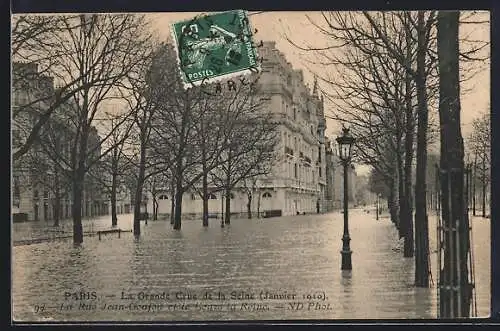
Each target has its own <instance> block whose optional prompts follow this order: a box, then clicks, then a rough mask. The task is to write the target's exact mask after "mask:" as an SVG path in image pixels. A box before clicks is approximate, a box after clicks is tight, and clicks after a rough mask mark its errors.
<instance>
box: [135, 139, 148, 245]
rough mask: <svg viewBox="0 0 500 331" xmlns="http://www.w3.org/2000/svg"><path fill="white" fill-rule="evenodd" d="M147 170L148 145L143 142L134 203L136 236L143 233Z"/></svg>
mask: <svg viewBox="0 0 500 331" xmlns="http://www.w3.org/2000/svg"><path fill="white" fill-rule="evenodd" d="M142 136H143V135H142V134H141V141H142V142H144V141H145V138H144V137H142ZM145 172H146V146H145V144H144V143H141V151H140V159H139V173H138V174H137V186H136V188H135V205H134V236H135V237H139V236H140V235H141V205H142V188H143V186H144V177H145Z"/></svg>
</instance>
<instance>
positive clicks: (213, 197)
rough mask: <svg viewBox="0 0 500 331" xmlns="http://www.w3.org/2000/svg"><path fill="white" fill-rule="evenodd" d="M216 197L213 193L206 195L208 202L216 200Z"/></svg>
mask: <svg viewBox="0 0 500 331" xmlns="http://www.w3.org/2000/svg"><path fill="white" fill-rule="evenodd" d="M216 199H217V197H216V196H215V194H213V193H208V200H216Z"/></svg>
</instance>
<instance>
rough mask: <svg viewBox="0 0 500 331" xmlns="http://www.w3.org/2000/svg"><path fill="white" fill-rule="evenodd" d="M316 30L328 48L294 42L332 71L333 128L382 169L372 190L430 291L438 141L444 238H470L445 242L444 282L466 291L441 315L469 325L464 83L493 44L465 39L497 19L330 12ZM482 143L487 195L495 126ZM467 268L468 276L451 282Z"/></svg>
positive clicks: (483, 132)
mask: <svg viewBox="0 0 500 331" xmlns="http://www.w3.org/2000/svg"><path fill="white" fill-rule="evenodd" d="M309 20H310V22H311V24H313V25H315V26H316V27H317V28H318V30H319V32H320V33H321V34H322V35H323V36H325V38H326V40H327V41H328V44H327V45H326V46H325V45H321V46H319V45H318V46H317V47H314V45H313V46H307V47H306V46H302V45H300V43H299V42H297V41H294V40H292V39H290V38H289V41H290V42H291V43H292V44H294V45H295V46H296V47H298V48H301V49H302V50H305V51H307V52H308V54H310V55H312V60H311V61H312V62H315V64H316V65H325V66H327V67H326V68H328V69H326V70H323V71H322V73H320V74H318V76H319V77H321V79H322V82H323V83H322V85H323V87H324V93H325V94H326V95H328V96H329V101H330V102H331V103H332V104H333V105H334V106H333V114H332V118H334V119H337V120H339V121H342V122H344V123H347V124H348V125H350V126H351V132H352V133H353V135H354V136H355V137H356V145H357V146H356V147H357V148H356V150H355V153H356V155H355V157H356V158H357V160H358V161H359V162H362V163H364V164H368V165H371V166H372V168H373V173H372V176H373V177H374V178H373V179H372V181H375V182H378V183H379V185H375V186H378V190H377V192H376V193H380V194H383V195H384V196H385V197H386V198H387V200H388V207H389V210H390V215H391V219H392V221H393V222H394V224H395V225H396V226H397V228H398V229H399V236H400V238H404V252H403V254H404V256H405V257H415V266H416V268H415V284H416V286H420V287H428V286H429V274H430V266H429V240H428V216H427V215H428V212H427V182H428V178H427V176H428V175H427V174H428V169H427V164H428V160H427V153H428V147H429V145H432V144H433V143H434V142H436V140H438V142H439V145H438V146H439V148H440V152H439V155H440V161H439V169H440V170H439V172H440V176H439V178H440V182H439V187H440V193H441V195H440V199H441V203H440V206H441V211H442V214H441V217H442V221H443V229H445V231H447V230H446V229H455V227H456V228H458V229H459V230H458V231H459V233H460V234H459V236H458V238H456V239H453V240H456V241H454V242H453V243H452V242H449V240H451V239H449V238H451V237H449V236H447V237H446V238H445V239H444V244H443V245H444V246H443V247H446V248H445V249H444V260H443V261H444V267H443V269H442V270H440V280H442V279H447V278H443V277H442V276H443V275H444V276H449V277H450V278H449V279H451V281H452V282H455V283H456V284H455V285H456V286H458V287H459V288H460V290H459V293H458V294H453V293H451V294H450V293H445V292H443V293H441V295H440V298H441V299H440V300H441V305H440V307H441V315H442V316H445V317H446V316H448V317H451V316H468V314H469V307H470V298H471V296H470V286H469V284H468V280H469V278H468V266H467V253H468V250H469V247H470V246H469V245H470V243H469V237H468V235H469V234H468V229H469V223H468V215H467V213H466V212H465V210H466V208H467V206H464V202H465V201H466V200H465V199H464V194H463V193H464V189H465V188H464V177H465V173H466V166H465V164H464V143H463V139H462V132H461V121H460V112H461V107H460V96H461V95H466V93H467V91H466V90H464V87H463V86H464V84H463V83H464V82H466V81H467V80H469V79H470V78H471V77H473V76H474V74H476V73H477V72H478V71H479V70H482V69H484V68H485V66H484V64H486V65H487V64H488V63H489V62H488V61H489V40H478V39H476V38H472V37H470V36H469V35H468V34H466V33H460V34H459V27H460V29H464V28H466V27H469V28H470V27H474V28H481V27H482V26H483V25H486V26H488V24H489V17H488V16H487V14H486V15H484V14H481V13H474V12H462V13H459V12H458V11H439V12H438V11H415V12H324V13H322V15H321V19H318V20H315V19H313V18H309ZM469 34H470V33H469ZM325 73H326V74H325ZM436 117H437V118H438V119H437V120H436V119H435V118H436ZM485 118H486V116H485ZM472 137H474V138H475V139H471V140H470V141H469V143H470V150H471V151H472V152H471V153H470V154H471V157H472V158H474V159H475V160H477V163H476V162H474V164H475V165H476V166H475V169H481V170H480V171H478V173H480V175H479V176H482V177H481V178H482V179H483V180H482V183H483V185H485V184H484V183H486V181H487V179H486V171H487V170H485V169H487V167H488V166H487V165H486V164H487V163H488V160H487V159H486V158H487V155H489V145H488V144H489V127H488V126H487V124H485V125H484V126H483V127H481V128H480V129H477V130H475V132H474V134H473V135H472ZM476 138H477V139H476ZM479 146H481V147H479ZM414 162H415V163H414ZM478 164H480V165H479V166H478ZM414 165H415V167H414ZM481 167H482V168H481ZM415 168H416V170H415ZM433 168H434V167H433ZM431 171H434V169H432V170H431ZM413 183H414V184H413ZM412 196H413V197H415V199H414V201H413V200H412ZM483 196H484V195H483ZM455 220H459V221H458V223H459V224H455ZM453 244H458V245H459V247H461V250H460V252H459V254H455V252H453V251H452V248H451V247H456V246H453ZM453 268H454V269H453ZM457 268H459V270H460V271H459V272H458V274H455V275H454V276H451V275H452V274H453V272H454V270H455V269H457ZM460 282H461V283H460ZM448 285H451V284H448ZM457 295H458V297H459V298H462V302H461V306H460V304H459V303H457V302H458V301H460V300H455V299H453V300H454V303H453V304H448V303H449V302H450V301H447V300H449V299H450V298H452V296H455V297H453V298H456V296H457ZM457 307H461V308H460V309H459V308H457Z"/></svg>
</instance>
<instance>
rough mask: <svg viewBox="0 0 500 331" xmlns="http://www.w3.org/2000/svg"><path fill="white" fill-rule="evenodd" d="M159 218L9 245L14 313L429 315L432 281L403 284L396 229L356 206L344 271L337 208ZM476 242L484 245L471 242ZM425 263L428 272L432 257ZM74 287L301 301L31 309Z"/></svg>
mask: <svg viewBox="0 0 500 331" xmlns="http://www.w3.org/2000/svg"><path fill="white" fill-rule="evenodd" d="M107 221H108V220H106V222H107ZM167 222H168V221H167ZM167 222H164V221H155V222H150V223H149V224H148V225H147V226H144V225H143V228H142V235H141V237H140V239H139V240H134V237H133V235H132V234H131V233H129V234H122V236H121V238H117V237H114V236H109V237H105V238H103V239H102V240H101V241H99V240H98V239H97V238H95V237H90V238H87V237H86V238H85V242H84V243H83V245H82V246H81V247H79V248H73V247H72V244H71V242H57V243H44V244H38V245H30V246H18V247H14V251H13V254H14V255H13V260H14V264H13V287H12V288H13V304H14V317H15V318H16V319H24V320H39V319H40V318H41V317H52V318H54V319H56V320H82V319H83V320H117V321H120V320H183V319H184V320H203V319H209V320H228V319H250V320H251V319H335V318H428V317H431V318H432V317H435V316H436V300H437V299H436V298H437V296H436V288H435V287H433V288H430V289H416V288H414V287H413V286H412V284H413V277H414V260H413V259H405V258H403V257H402V253H401V252H398V251H395V250H394V249H393V248H394V247H397V245H399V243H398V240H397V238H398V234H397V231H396V230H395V229H394V227H393V225H392V224H391V223H390V221H389V220H385V221H384V220H382V221H378V222H377V221H375V220H374V219H370V218H367V216H366V214H364V213H362V212H357V211H353V212H352V213H351V214H350V222H351V224H352V232H353V241H352V242H351V246H352V248H353V251H354V253H353V255H352V259H353V270H352V271H341V270H340V265H341V263H340V262H341V261H340V260H341V254H340V252H339V249H340V248H341V243H342V242H341V237H342V231H341V229H342V215H341V214H329V215H310V216H307V215H306V216H302V215H301V216H296V217H282V218H275V219H265V220H262V219H261V220H257V219H254V220H237V219H235V220H232V223H231V225H229V226H225V227H224V228H220V225H219V223H218V222H216V221H211V222H210V224H209V226H208V227H206V228H204V227H202V225H201V222H199V221H185V222H184V223H183V225H182V230H180V231H176V230H172V229H171V227H170V226H169V224H167ZM125 223H127V222H125ZM129 224H130V223H129ZM478 228H479V227H478ZM485 229H486V227H483V228H480V229H479V231H485ZM479 235H480V233H478V235H477V236H476V238H477V237H478V236H479ZM488 238H489V237H488ZM476 242H479V244H480V245H483V246H485V245H484V244H483V243H481V242H480V241H479V240H476ZM486 251H487V250H486V248H485V247H480V248H478V249H477V251H476V256H478V255H480V256H479V257H478V258H477V264H476V271H477V273H481V274H478V275H477V277H476V279H477V280H478V282H479V281H481V282H486V284H478V304H479V308H480V310H481V309H482V311H487V310H488V309H489V306H486V305H489V302H488V300H489V283H488V282H489V274H486V273H485V271H487V272H488V273H489V265H487V264H485V263H489V255H488V258H485V257H484V256H483V255H484V254H486V253H485V252H486ZM481 254H483V255H481ZM431 261H432V265H433V270H435V258H434V257H433V258H432V259H431ZM485 261H486V262H485ZM80 289H84V290H85V289H88V290H90V291H94V290H95V291H98V292H99V294H100V295H102V299H100V300H101V301H100V302H101V303H104V302H107V303H121V302H123V300H121V292H122V291H125V292H134V293H137V292H140V291H144V292H147V293H162V292H164V291H165V292H167V293H176V292H177V291H184V292H190V293H191V292H192V293H203V292H205V291H209V292H213V293H219V292H220V293H224V294H225V295H226V296H227V297H229V296H230V295H231V292H234V291H236V292H238V293H239V292H241V291H244V292H248V293H255V294H256V295H258V294H259V293H260V292H261V291H268V292H272V293H284V292H285V291H287V292H288V293H294V294H296V296H297V298H296V299H295V301H296V302H302V303H303V305H304V308H303V309H301V310H297V309H296V310H293V309H287V307H289V304H290V302H292V301H291V300H288V299H283V298H281V299H280V298H276V299H272V300H267V301H265V302H263V301H261V300H260V299H259V300H255V303H266V304H268V305H269V306H270V308H269V310H263V311H254V310H245V309H241V307H242V306H241V305H242V303H245V302H244V301H242V300H233V301H232V303H234V304H236V305H237V307H238V309H236V310H235V311H231V312H229V311H227V310H226V311H202V310H190V311H187V310H178V311H170V310H166V309H165V310H162V311H158V312H154V313H148V312H144V311H140V312H139V311H137V312H133V313H132V312H130V311H126V310H121V311H107V310H96V311H94V312H92V313H89V312H88V311H80V310H73V311H65V312H62V311H52V312H50V313H48V312H46V313H44V315H43V316H42V315H41V314H38V313H34V307H35V305H38V304H40V303H41V302H47V303H48V302H56V303H58V304H59V303H60V302H61V301H64V298H63V297H62V295H63V294H64V291H74V290H80ZM320 292H323V293H325V294H326V296H327V297H328V298H327V299H326V298H325V300H320V301H321V302H319V303H320V305H319V306H317V305H315V303H317V301H314V300H313V299H307V295H311V294H312V295H314V293H320ZM113 296H114V297H113ZM176 302H177V303H189V301H185V300H177V301H176ZM249 302H250V301H249ZM252 302H253V301H252ZM170 303H172V302H170ZM225 303H227V302H225ZM247 303H248V302H247ZM328 304H330V306H328ZM280 307H281V308H280ZM324 307H327V308H328V307H329V309H322V308H324ZM225 309H226V308H225Z"/></svg>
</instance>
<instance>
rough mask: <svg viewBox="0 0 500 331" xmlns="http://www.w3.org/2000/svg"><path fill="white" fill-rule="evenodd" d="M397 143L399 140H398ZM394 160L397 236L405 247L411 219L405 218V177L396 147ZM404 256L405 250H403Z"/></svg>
mask: <svg viewBox="0 0 500 331" xmlns="http://www.w3.org/2000/svg"><path fill="white" fill-rule="evenodd" d="M398 145H399V141H398ZM396 162H397V171H398V201H399V237H400V238H405V239H404V244H405V248H406V247H407V244H408V239H407V238H408V236H407V235H406V234H407V231H408V225H409V223H410V222H411V219H407V216H408V213H407V211H406V209H405V206H406V205H405V203H404V201H405V200H406V198H405V190H404V189H405V187H404V184H405V178H404V173H403V171H404V169H403V158H402V156H401V151H400V150H399V148H398V151H397V152H396ZM404 252H405V254H404V256H405V257H407V256H406V250H405V251H404Z"/></svg>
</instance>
